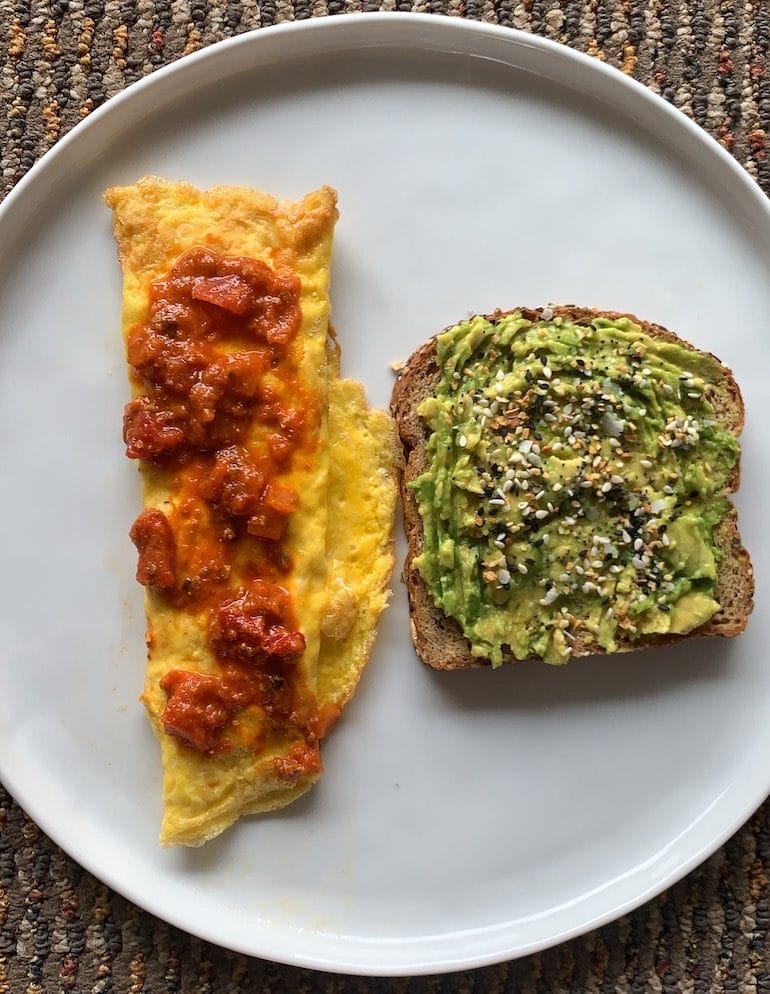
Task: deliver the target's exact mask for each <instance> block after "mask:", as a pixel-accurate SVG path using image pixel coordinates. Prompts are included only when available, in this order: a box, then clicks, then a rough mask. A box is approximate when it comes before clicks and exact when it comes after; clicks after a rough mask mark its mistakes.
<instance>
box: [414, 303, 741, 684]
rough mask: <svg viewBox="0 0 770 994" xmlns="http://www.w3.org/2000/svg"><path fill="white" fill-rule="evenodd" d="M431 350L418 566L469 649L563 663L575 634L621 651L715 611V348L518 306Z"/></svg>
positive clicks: (727, 466) (732, 456)
mask: <svg viewBox="0 0 770 994" xmlns="http://www.w3.org/2000/svg"><path fill="white" fill-rule="evenodd" d="M437 362H438V366H439V368H440V370H441V378H440V381H439V383H438V386H437V389H436V391H435V394H434V395H433V396H432V397H429V398H428V399H426V400H425V401H424V402H423V403H422V404H421V405H420V407H419V413H420V415H421V416H422V418H423V419H424V420H425V422H426V423H427V425H428V427H429V429H430V438H429V441H428V458H429V468H428V469H427V471H426V472H425V473H423V474H422V475H421V476H420V477H418V478H417V479H416V480H415V481H413V483H412V484H411V486H412V487H413V488H414V490H415V491H416V496H417V502H418V508H419V512H420V516H421V518H422V522H423V530H424V545H423V549H422V552H421V554H420V555H419V556H418V557H417V559H416V566H417V568H418V570H419V572H420V574H421V576H422V577H423V579H424V580H425V583H426V584H427V587H428V590H429V591H430V593H431V596H432V598H433V600H434V602H435V604H436V605H437V606H438V607H440V608H441V609H442V610H443V611H444V612H445V613H446V614H447V615H449V616H451V617H453V618H455V619H456V620H457V621H458V623H459V624H460V626H461V628H462V630H463V632H464V634H465V635H466V637H467V638H468V639H469V641H470V643H471V646H472V652H473V654H474V655H477V656H479V657H483V658H485V659H489V660H491V662H492V664H493V665H494V666H499V665H500V664H501V663H502V662H503V659H504V658H505V657H506V655H509V654H510V655H513V656H514V657H515V658H517V659H526V658H530V657H533V656H537V657H540V658H542V659H544V660H545V661H546V662H549V663H563V662H566V661H567V660H568V659H569V658H570V655H571V653H572V645H573V643H574V642H575V640H576V639H577V638H582V639H585V638H586V636H587V637H588V639H589V640H590V641H594V642H596V643H598V644H599V645H600V646H602V647H603V648H604V649H606V650H607V651H610V652H611V651H615V650H617V649H618V647H619V646H620V645H621V644H624V643H625V644H629V643H631V644H633V642H634V640H635V639H637V638H639V637H640V636H642V635H649V634H669V633H685V632H688V631H691V630H692V629H693V628H695V627H697V626H698V625H701V624H703V623H704V622H705V621H707V620H708V619H709V618H710V617H711V616H712V615H713V614H714V613H715V612H716V611H718V610H719V604H718V603H717V601H716V599H715V596H714V594H715V583H716V575H717V562H718V558H719V550H718V549H717V548H716V547H715V545H714V540H713V533H714V527H715V525H716V524H717V522H719V521H720V520H721V519H722V518H723V517H724V515H725V514H727V513H728V512H729V509H730V504H729V502H728V500H727V498H726V496H725V486H726V482H727V478H728V476H729V474H730V471H731V469H732V468H733V467H734V465H735V463H736V461H737V459H738V456H739V451H740V450H739V447H738V442H737V440H736V439H735V437H734V436H732V435H731V434H730V433H729V432H727V431H725V430H723V429H722V428H720V427H719V425H718V424H717V423H716V421H715V418H714V408H713V406H712V404H711V402H710V399H709V398H710V397H711V396H712V395H713V392H714V389H715V387H716V386H717V385H718V383H719V381H720V379H721V375H722V374H721V367H720V366H719V364H718V362H717V361H716V360H714V359H713V358H712V357H711V356H708V355H706V354H704V353H700V352H693V351H692V350H691V349H688V348H685V347H684V346H681V345H678V344H676V343H675V342H670V341H667V340H663V339H658V338H653V337H651V336H649V335H647V334H645V333H644V332H643V331H642V329H641V328H640V327H639V326H638V325H637V324H635V323H634V322H633V321H631V320H630V319H628V318H618V319H610V318H597V319H595V320H594V321H593V322H592V324H591V325H589V326H584V325H576V324H572V323H570V322H569V321H567V320H565V319H562V318H561V317H553V318H549V319H547V320H546V319H544V318H543V319H540V320H535V321H532V320H528V319H527V318H525V317H524V316H523V315H522V314H520V313H514V314H509V315H505V316H501V317H499V318H497V319H493V320H489V319H487V318H483V317H474V318H472V319H470V320H469V321H464V322H462V323H461V324H458V325H456V326H455V327H453V328H450V329H448V330H447V331H445V332H444V333H443V334H441V335H439V337H438V344H437Z"/></svg>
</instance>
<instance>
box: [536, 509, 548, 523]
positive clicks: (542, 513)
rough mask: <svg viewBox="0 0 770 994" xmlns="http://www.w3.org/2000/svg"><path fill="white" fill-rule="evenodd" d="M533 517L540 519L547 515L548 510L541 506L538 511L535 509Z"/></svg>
mask: <svg viewBox="0 0 770 994" xmlns="http://www.w3.org/2000/svg"><path fill="white" fill-rule="evenodd" d="M535 517H536V518H537V520H538V521H542V520H543V518H547V517H548V511H546V510H545V509H544V508H542V507H541V508H540V510H539V511H535Z"/></svg>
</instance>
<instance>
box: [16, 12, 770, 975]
mask: <svg viewBox="0 0 770 994" xmlns="http://www.w3.org/2000/svg"><path fill="white" fill-rule="evenodd" d="M416 24H421V25H422V28H423V33H426V32H427V34H431V33H433V34H435V35H436V36H437V37H438V36H441V37H445V38H449V37H450V36H451V35H452V34H453V33H458V34H462V35H467V34H471V35H474V34H475V35H478V36H479V38H480V39H482V43H481V44H480V46H479V49H478V50H477V51H474V53H473V55H472V56H470V57H471V58H483V57H484V51H483V44H484V39H485V38H486V39H497V40H498V41H500V42H503V43H505V44H506V45H507V46H509V49H510V51H511V52H515V51H517V50H521V49H522V48H524V49H530V50H533V51H534V52H535V53H541V55H547V56H549V57H556V58H558V59H560V60H562V62H563V63H567V64H569V63H572V64H574V65H575V66H577V67H578V71H583V72H584V73H586V74H587V75H589V76H590V74H593V76H594V78H595V79H604V80H605V81H606V83H607V84H608V85H610V86H611V87H612V88H613V89H614V90H615V91H617V89H618V88H620V89H623V88H625V89H626V92H627V93H628V94H629V97H628V99H630V100H631V101H632V102H639V101H641V103H642V104H644V105H646V107H647V109H648V110H650V111H651V112H652V113H654V114H655V115H657V118H658V119H659V120H663V119H664V118H668V120H669V121H670V122H672V123H673V124H675V125H676V127H677V128H679V129H680V130H684V132H685V133H687V134H688V135H689V137H690V138H691V139H692V140H694V141H695V143H696V145H700V146H701V147H702V148H704V150H706V151H707V153H708V154H709V155H710V156H711V158H712V160H713V161H716V162H718V163H719V165H720V166H721V167H722V168H723V169H725V170H727V171H728V173H729V174H730V176H731V179H732V182H734V183H737V184H738V185H739V187H740V188H741V189H742V191H743V193H744V194H745V195H747V196H748V197H749V201H752V200H753V204H754V206H755V207H756V209H757V210H758V212H759V213H760V214H761V215H762V216H763V219H764V222H765V224H766V225H767V226H768V230H770V201H768V198H767V197H766V196H765V194H764V192H763V191H762V190H761V188H760V187H759V185H758V184H757V183H756V182H755V181H754V180H753V179H752V178H751V176H750V175H749V174H748V172H747V171H746V170H745V169H744V168H743V167H742V166H741V165H740V164H739V163H738V161H737V160H736V159H735V158H734V157H733V156H732V155H730V153H728V152H727V151H726V150H725V149H724V148H723V147H722V146H721V145H720V144H719V143H718V142H717V141H716V140H715V139H714V138H713V137H712V136H711V135H709V134H708V132H706V131H705V130H704V129H703V128H701V127H700V126H699V125H698V124H696V123H695V122H694V121H692V120H691V119H690V118H688V117H687V116H686V115H685V114H684V113H683V112H682V111H680V110H679V109H678V108H677V107H675V106H673V105H672V104H669V103H667V102H666V101H665V100H664V99H663V98H662V97H661V96H659V95H658V94H656V93H654V92H653V91H652V90H650V89H649V88H648V87H647V86H645V85H644V84H643V83H640V82H639V81H637V80H635V79H633V78H632V77H629V76H627V75H625V74H624V73H623V72H621V71H620V70H619V69H616V68H615V67H613V66H610V65H607V64H606V63H603V62H601V61H599V60H598V59H596V58H594V57H592V56H589V55H587V54H585V53H583V52H580V51H578V50H576V49H573V48H570V47H569V46H567V45H564V44H562V43H560V42H557V41H554V40H552V39H549V38H544V37H541V36H539V35H534V34H530V33H528V32H525V31H522V30H519V29H516V28H509V27H505V26H502V25H497V24H490V23H487V22H483V21H475V20H467V19H464V18H459V17H455V16H451V15H447V14H421V13H411V12H396V11H373V12H360V13H346V14H338V15H326V16H323V17H312V18H309V19H307V20H302V21H292V22H283V23H280V24H274V25H270V26H267V27H260V28H255V29H252V30H250V31H247V32H244V33H243V34H240V35H237V36H235V37H231V38H226V39H223V40H221V41H218V42H215V43H213V44H211V45H209V46H207V47H205V48H203V49H200V50H199V51H197V52H194V53H191V54H190V55H187V56H183V57H182V58H180V59H178V60H177V61H175V62H173V63H170V64H169V65H166V66H163V67H160V68H158V69H156V70H154V71H153V72H152V73H150V74H149V75H148V76H145V77H143V78H141V79H139V80H136V81H135V82H133V83H131V84H129V85H128V86H127V87H125V88H124V89H123V90H121V91H120V92H119V93H117V94H115V95H114V96H112V97H110V98H108V99H107V100H106V101H105V102H104V103H103V104H102V105H101V106H100V107H99V108H97V109H96V110H95V111H93V112H92V113H91V114H90V115H89V116H88V117H87V118H86V119H84V120H83V121H80V122H78V123H77V124H76V125H75V126H74V127H73V128H72V129H71V130H70V131H69V132H68V133H67V134H66V135H65V136H64V137H63V138H61V139H60V140H59V141H58V142H56V144H55V145H54V146H52V148H50V149H49V150H48V151H47V152H46V153H45V154H44V155H43V156H41V158H40V159H39V160H38V161H37V162H36V163H35V164H34V165H33V166H32V167H31V169H30V170H29V171H28V172H27V173H26V174H25V176H24V177H22V179H21V180H19V182H18V183H17V184H16V185H15V186H14V187H13V188H12V189H11V190H10V191H9V193H8V194H7V195H6V197H5V198H4V200H3V202H2V203H0V230H3V228H4V226H5V225H6V224H9V222H10V220H11V219H12V218H13V216H14V214H15V213H16V212H17V211H18V210H20V209H21V208H23V207H24V201H25V199H26V197H27V195H28V191H30V190H32V189H34V187H35V185H36V184H37V182H38V178H39V177H40V176H44V175H45V173H46V171H48V170H49V169H51V168H52V167H55V164H56V160H57V159H58V158H59V157H60V156H62V155H63V154H65V152H66V151H67V150H68V149H69V148H70V147H71V146H72V145H74V144H76V143H77V142H79V141H80V140H81V139H82V136H83V135H84V134H86V133H87V132H88V130H89V129H95V128H99V127H100V126H101V123H102V121H103V120H105V119H107V118H109V117H110V116H112V115H114V114H116V113H117V114H119V113H120V110H121V108H122V107H123V106H124V105H126V104H130V103H131V102H133V101H135V100H142V99H143V98H144V99H146V96H145V94H146V91H152V89H153V88H155V87H157V86H158V85H159V84H160V83H161V82H162V81H164V80H166V79H168V78H171V77H174V76H178V75H180V74H184V73H185V72H193V73H194V72H195V67H196V66H200V65H203V64H204V63H205V62H207V61H212V62H216V60H218V59H220V58H225V59H226V58H227V55H226V53H227V52H229V51H234V50H236V49H238V48H241V47H243V48H246V49H249V48H251V47H252V46H253V47H255V49H256V50H257V51H258V49H259V46H260V45H261V44H262V42H263V40H264V39H265V38H269V37H272V36H275V35H280V34H284V35H287V36H291V35H297V36H301V35H306V34H318V35H320V36H321V39H320V44H319V46H318V49H317V50H316V53H317V55H319V56H321V57H323V56H324V55H328V53H329V50H330V44H329V42H328V40H325V39H328V38H331V39H334V38H336V37H339V36H340V35H341V34H344V29H345V28H348V27H349V26H353V25H354V26H355V27H356V28H357V29H360V32H359V33H360V34H361V35H364V34H366V33H367V32H370V33H371V36H372V39H371V40H370V41H367V40H364V39H363V38H361V37H356V31H353V32H352V33H351V36H350V37H348V38H347V42H346V43H345V44H344V45H343V48H344V51H346V52H356V51H360V50H362V49H364V48H366V47H376V48H378V49H380V50H394V51H402V50H404V49H405V48H406V47H407V46H408V47H411V48H415V49H417V50H419V51H428V50H433V51H437V52H439V53H441V54H443V55H445V56H454V57H456V58H462V59H467V58H469V53H466V52H463V51H453V50H452V49H451V48H449V47H447V44H446V43H444V44H439V45H438V46H437V47H436V48H435V49H430V48H428V46H426V44H425V41H424V39H423V38H422V37H421V35H419V34H418V33H417V32H415V35H414V37H413V38H412V39H406V38H403V37H402V38H397V37H396V36H398V35H399V34H402V33H403V26H405V25H409V26H410V27H413V26H415V25H416ZM399 25H401V27H399ZM391 29H392V30H391ZM378 33H380V34H381V38H380V37H378ZM259 64H260V63H259V60H258V59H257V60H255V62H254V63H253V66H254V68H256V67H257V66H258V65H259ZM508 64H514V63H513V62H511V63H508ZM233 75H234V74H232V73H228V74H227V76H228V79H229V78H233ZM544 75H545V76H546V78H550V77H549V76H548V73H544ZM0 779H2V782H3V784H4V785H5V786H6V788H7V789H8V791H9V793H11V795H12V796H13V797H14V798H15V799H17V800H18V803H19V804H20V806H21V807H22V808H23V809H24V810H25V811H26V812H28V814H29V816H30V817H31V818H32V819H33V821H34V822H35V823H36V824H37V825H38V826H39V827H40V828H41V829H42V830H43V831H44V832H45V833H46V835H48V836H49V838H51V840H52V841H53V842H54V843H55V844H56V845H57V846H58V847H59V848H61V849H62V850H63V851H64V852H65V853H67V854H68V855H69V856H70V858H72V859H73V860H75V861H76V862H77V863H78V864H79V865H81V866H82V867H84V868H85V869H86V870H87V871H88V872H89V873H91V874H92V875H93V876H94V877H96V878H97V879H98V880H100V881H102V882H104V883H105V884H107V885H108V886H109V887H110V888H112V889H113V890H114V891H115V892H116V893H118V894H121V895H123V896H124V897H125V898H126V899H127V900H129V901H131V902H132V903H134V904H136V905H137V906H138V907H140V908H142V909H144V910H145V911H147V912H148V913H150V914H152V915H155V916H156V917H158V918H160V919H161V920H163V921H165V922H167V923H169V924H171V925H173V926H174V927H177V928H179V929H181V930H183V931H184V932H187V933H189V934H191V935H194V936H196V937H198V938H199V939H202V940H204V941H207V942H211V943H214V944H215V945H218V946H221V947H223V948H226V949H230V950H232V951H235V952H238V953H242V954H245V955H249V956H257V957H262V958H267V959H278V961H279V962H282V963H285V964H287V965H292V966H298V967H305V968H312V969H317V970H323V971H330V972H338V973H346V974H351V975H357V976H418V975H426V974H431V973H446V972H450V971H457V970H464V969H470V968H476V967H482V966H489V965H493V964H497V963H501V962H504V961H506V960H512V959H517V958H520V957H523V956H526V955H531V954H533V953H537V952H540V951H542V950H544V949H547V948H551V947H553V946H556V945H558V944H560V943H563V942H565V941H568V940H570V939H573V938H576V937H578V936H580V935H584V934H586V933H588V932H590V931H592V930H594V929H596V928H599V927H601V926H602V925H606V924H608V923H609V922H612V921H614V920H616V919H617V918H619V917H620V916H622V915H624V914H627V913H629V912H631V911H633V910H635V909H636V908H638V907H640V906H641V905H642V904H644V903H646V902H647V901H649V900H651V899H652V898H654V897H656V896H658V895H659V894H660V893H662V892H663V891H664V890H666V889H668V888H669V887H671V886H672V885H673V884H675V883H677V882H678V881H680V880H681V879H682V878H684V877H685V876H686V875H687V874H689V873H690V872H692V870H693V869H695V868H696V867H697V866H699V865H700V864H701V863H703V862H704V861H705V860H706V859H707V858H708V857H710V856H711V855H713V853H714V852H716V851H717V850H718V849H719V848H720V847H722V846H723V845H724V844H725V842H726V841H727V840H728V839H729V838H730V837H731V836H732V835H733V834H734V833H735V832H736V831H737V830H738V829H740V828H741V827H742V826H743V825H744V824H745V823H746V821H747V820H748V819H749V818H750V817H751V816H752V814H753V813H754V812H755V811H756V810H757V809H758V808H759V806H760V805H761V804H762V803H763V801H764V800H765V799H766V797H767V795H768V793H770V771H768V773H767V774H766V775H765V781H766V783H765V786H764V788H763V790H762V793H761V796H758V797H757V798H756V799H755V800H752V801H751V802H750V803H749V804H747V805H744V806H743V807H742V808H741V809H740V810H739V811H738V812H737V813H736V812H735V811H734V812H733V815H732V818H731V819H729V824H726V825H725V826H724V828H723V830H722V832H721V833H717V834H716V835H715V836H713V837H712V839H711V841H710V842H709V843H708V844H705V845H702V846H700V847H698V848H696V849H695V851H694V852H692V853H691V854H690V857H689V858H688V859H685V860H681V861H680V862H678V863H677V864H676V866H675V867H674V868H673V869H672V870H668V871H667V872H666V873H664V874H663V875H662V876H661V877H660V879H658V880H656V881H654V882H653V883H652V884H651V885H650V886H648V887H647V888H646V889H642V890H641V891H640V892H639V893H637V894H636V895H635V897H633V898H630V899H626V900H620V901H612V902H610V903H611V905H612V906H611V907H608V908H607V910H606V911H605V912H604V913H602V914H599V915H595V916H594V917H593V918H590V919H589V920H587V921H585V920H583V921H579V922H576V923H575V924H573V925H572V926H571V927H568V928H562V929H560V930H557V931H556V932H555V933H554V934H551V935H544V936H543V937H542V938H541V939H540V940H539V941H534V942H532V941H529V942H525V943H521V942H517V941H516V939H515V937H513V936H511V937H510V938H509V940H508V941H507V943H502V942H501V943H500V944H499V945H498V947H497V949H496V951H495V952H491V953H487V954H470V955H467V954H466V955H457V956H456V957H453V956H451V955H445V956H444V958H443V959H441V960H437V959H435V958H434V959H428V958H425V957H424V956H423V957H418V958H415V959H413V960H412V961H410V962H409V963H408V964H407V965H405V964H401V963H399V964H395V963H394V962H392V961H391V960H389V959H388V957H387V955H383V956H382V957H381V958H380V959H379V960H376V959H374V958H373V957H372V956H371V955H369V956H368V957H367V952H366V951H367V950H369V948H370V946H372V943H371V941H368V942H365V941H361V942H360V943H359V942H352V943H351V941H350V937H344V936H339V935H337V936H335V937H334V938H335V940H336V941H335V944H334V947H333V949H334V951H333V952H332V953H331V954H330V955H329V956H328V957H319V956H318V955H316V954H305V953H303V952H301V951H295V950H294V949H291V948H290V944H288V945H287V944H285V945H284V948H283V949H281V950H276V949H275V948H271V947H270V937H271V934H272V933H270V932H267V933H265V937H264V939H262V941H257V942H256V943H255V944H253V945H251V946H250V947H247V946H246V945H245V944H244V943H240V942H237V941H236V942H233V941H227V937H226V935H225V934H224V932H225V929H224V928H222V927H220V928H219V929H217V928H216V927H212V928H210V929H206V928H205V927H197V923H196V925H195V926H194V927H191V925H190V922H189V921H187V920H185V919H184V916H183V915H179V914H170V913H169V911H168V910H167V909H165V908H163V907H162V906H160V907H159V903H160V904H161V905H162V902H158V900H157V899H156V898H154V897H153V896H149V897H147V898H145V897H144V896H143V895H142V894H138V893H136V892H135V891H134V889H133V888H132V887H131V886H130V885H129V884H128V883H127V882H126V881H123V880H121V879H119V878H116V875H115V874H114V873H112V872H109V871H108V869H107V868H106V867H103V866H101V865H99V864H100V859H99V857H94V859H91V857H90V854H89V853H88V852H85V851H83V852H81V851H80V850H79V847H78V845H77V843H76V840H70V839H67V838H65V839H60V837H59V833H58V831H57V827H56V825H55V824H52V821H51V819H50V818H49V817H48V816H47V815H46V813H45V811H40V810H38V808H39V805H38V803H37V802H36V801H35V799H34V797H31V798H29V797H28V796H27V789H26V788H25V787H24V784H23V783H17V782H16V778H15V777H14V776H13V770H12V769H10V770H9V769H7V768H6V765H5V761H4V759H3V756H2V754H0ZM758 783H759V778H757V784H758ZM32 793H33V794H34V790H33V791H32ZM43 807H45V805H43ZM500 924H501V925H502V924H503V923H500ZM297 931H298V933H299V934H301V933H302V932H303V931H309V929H305V928H298V929H297ZM421 938H422V939H423V940H428V939H429V938H434V936H428V935H426V936H422V937H421ZM439 938H440V939H442V940H443V941H444V942H446V940H448V939H450V938H451V934H450V933H445V934H442V935H441V936H439ZM330 941H331V940H330V938H329V937H327V942H330ZM399 941H402V944H404V943H403V940H380V942H379V943H378V945H379V948H380V949H382V950H387V949H388V948H389V947H391V946H397V944H398V943H399ZM357 947H358V949H359V950H360V951H362V952H363V953H364V959H365V961H364V959H361V958H360V953H359V954H358V957H357V956H356V955H351V953H352V951H353V950H355V949H356V948H357ZM447 952H448V951H447ZM346 955H347V958H346Z"/></svg>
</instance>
